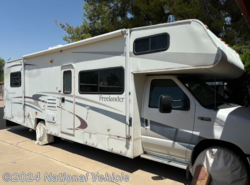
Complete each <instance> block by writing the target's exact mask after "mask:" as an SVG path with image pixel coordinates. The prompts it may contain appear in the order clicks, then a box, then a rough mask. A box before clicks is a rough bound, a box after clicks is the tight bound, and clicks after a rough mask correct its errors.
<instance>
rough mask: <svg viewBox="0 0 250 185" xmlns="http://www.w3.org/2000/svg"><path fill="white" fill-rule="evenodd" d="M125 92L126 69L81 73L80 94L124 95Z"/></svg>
mask: <svg viewBox="0 0 250 185" xmlns="http://www.w3.org/2000/svg"><path fill="white" fill-rule="evenodd" d="M123 91H124V69H123V68H122V67H119V68H109V69H100V70H94V71H81V72H80V73H79V92H80V93H85V94H86V93H99V94H122V93H123Z"/></svg>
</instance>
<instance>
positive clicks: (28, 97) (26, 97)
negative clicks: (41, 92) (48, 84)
mask: <svg viewBox="0 0 250 185" xmlns="http://www.w3.org/2000/svg"><path fill="white" fill-rule="evenodd" d="M14 98H22V96H17V97H14ZM24 98H25V99H32V100H36V101H40V102H43V103H47V102H46V101H44V100H40V99H36V98H33V97H30V96H24Z"/></svg>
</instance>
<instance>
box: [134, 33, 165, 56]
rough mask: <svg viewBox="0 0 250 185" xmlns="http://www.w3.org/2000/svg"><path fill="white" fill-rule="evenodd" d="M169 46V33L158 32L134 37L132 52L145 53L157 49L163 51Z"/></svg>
mask: <svg viewBox="0 0 250 185" xmlns="http://www.w3.org/2000/svg"><path fill="white" fill-rule="evenodd" d="M168 47H169V34H167V33H164V34H159V35H153V36H149V37H144V38H139V39H136V40H135V42H134V54H136V55H140V54H146V53H152V52H157V51H165V50H167V49H168Z"/></svg>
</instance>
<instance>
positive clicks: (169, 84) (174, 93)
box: [149, 79, 189, 110]
mask: <svg viewBox="0 0 250 185" xmlns="http://www.w3.org/2000/svg"><path fill="white" fill-rule="evenodd" d="M161 95H169V96H171V97H172V98H173V100H180V101H174V102H173V107H174V108H173V109H176V110H178V109H179V110H186V109H187V107H183V105H184V104H183V102H184V101H189V100H188V97H187V96H186V94H185V93H184V92H183V91H182V90H181V88H180V87H179V86H178V85H177V84H176V83H175V82H174V81H173V80H169V79H158V80H152V81H151V86H150V96H149V107H151V108H158V103H159V98H160V96H161ZM188 109H189V108H188Z"/></svg>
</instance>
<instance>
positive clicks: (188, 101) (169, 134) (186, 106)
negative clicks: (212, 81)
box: [142, 76, 195, 161]
mask: <svg viewBox="0 0 250 185" xmlns="http://www.w3.org/2000/svg"><path fill="white" fill-rule="evenodd" d="M144 92H145V94H144V101H143V102H144V104H143V108H142V109H143V111H142V113H143V114H142V115H143V118H144V119H143V122H144V124H143V127H142V142H143V143H142V144H143V148H144V150H145V151H146V152H148V153H150V152H151V153H152V154H154V155H159V156H162V157H164V156H165V157H170V158H175V159H179V160H183V161H184V160H185V158H186V157H185V156H186V150H187V148H188V145H189V143H190V141H191V138H192V130H193V125H194V111H195V104H194V100H193V98H192V96H191V95H190V94H189V92H188V91H187V90H186V89H185V88H184V86H183V85H182V84H181V83H180V82H179V81H178V79H177V78H175V77H173V78H171V77H167V76H166V77H148V79H147V83H146V88H145V90H144ZM161 95H169V96H171V97H172V98H173V100H178V101H174V103H173V107H174V108H173V110H172V112H171V113H161V112H159V109H158V103H159V97H160V96H161ZM184 102H185V103H184Z"/></svg>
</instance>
